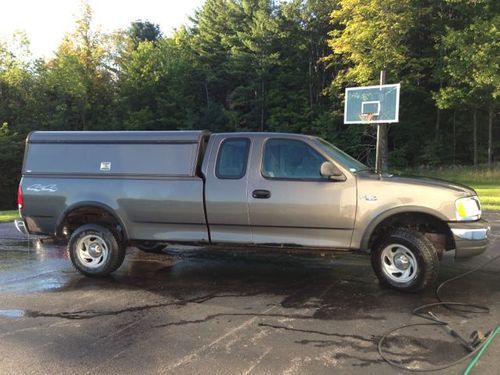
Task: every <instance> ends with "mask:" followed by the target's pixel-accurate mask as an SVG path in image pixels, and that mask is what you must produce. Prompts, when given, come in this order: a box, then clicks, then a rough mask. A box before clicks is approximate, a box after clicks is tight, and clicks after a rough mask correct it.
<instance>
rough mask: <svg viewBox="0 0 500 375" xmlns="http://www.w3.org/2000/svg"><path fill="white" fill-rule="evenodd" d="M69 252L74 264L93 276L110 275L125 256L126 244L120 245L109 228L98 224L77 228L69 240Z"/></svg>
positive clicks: (82, 271)
mask: <svg viewBox="0 0 500 375" xmlns="http://www.w3.org/2000/svg"><path fill="white" fill-rule="evenodd" d="M68 252H69V256H70V258H71V262H72V263H73V266H74V267H75V268H76V269H77V270H78V271H79V272H81V273H82V274H84V275H86V276H93V277H100V276H106V275H109V274H110V273H111V272H113V271H115V270H116V269H117V268H118V267H120V266H121V265H122V263H123V260H124V258H125V246H123V245H120V242H119V241H118V239H117V238H116V236H115V235H114V234H113V232H111V231H110V230H109V229H108V228H106V227H103V226H101V225H96V224H86V225H83V226H81V227H79V228H78V229H76V230H75V231H74V232H73V234H72V235H71V238H70V240H69V243H68Z"/></svg>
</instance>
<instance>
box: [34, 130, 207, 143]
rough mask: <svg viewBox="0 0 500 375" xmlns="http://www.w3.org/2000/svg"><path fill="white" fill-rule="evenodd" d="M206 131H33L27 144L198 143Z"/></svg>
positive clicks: (205, 134)
mask: <svg viewBox="0 0 500 375" xmlns="http://www.w3.org/2000/svg"><path fill="white" fill-rule="evenodd" d="M209 134H210V132H209V131H207V130H189V131H177V130H175V131H34V132H31V133H30V134H29V135H28V138H27V139H26V141H27V142H28V143H128V142H130V143H141V142H144V143H199V142H200V141H201V139H202V138H203V137H205V136H208V135H209Z"/></svg>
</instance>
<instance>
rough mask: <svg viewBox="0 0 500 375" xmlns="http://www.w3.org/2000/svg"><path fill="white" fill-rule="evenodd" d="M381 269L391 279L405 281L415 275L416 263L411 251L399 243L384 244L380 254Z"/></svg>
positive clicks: (398, 281) (410, 279) (399, 281)
mask: <svg viewBox="0 0 500 375" xmlns="http://www.w3.org/2000/svg"><path fill="white" fill-rule="evenodd" d="M381 261H382V271H383V272H384V274H385V275H386V276H387V277H388V278H389V279H390V280H392V281H395V282H397V283H407V282H409V281H412V280H413V279H415V277H416V276H417V272H418V263H417V259H416V258H415V255H414V254H413V252H412V251H411V250H410V249H408V248H407V247H406V246H403V245H401V244H392V245H389V246H386V247H385V248H384V250H382V254H381Z"/></svg>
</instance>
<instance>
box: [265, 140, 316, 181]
mask: <svg viewBox="0 0 500 375" xmlns="http://www.w3.org/2000/svg"><path fill="white" fill-rule="evenodd" d="M324 161H325V158H324V157H323V156H321V155H320V154H319V153H318V152H316V151H315V150H314V149H313V148H312V147H311V146H309V145H308V144H306V143H304V142H302V141H297V140H293V139H270V140H268V141H267V142H266V144H265V147H264V158H263V165H262V175H263V176H264V177H267V178H286V179H298V180H300V179H323V178H324V177H323V176H321V174H320V168H321V164H322V163H323V162H324Z"/></svg>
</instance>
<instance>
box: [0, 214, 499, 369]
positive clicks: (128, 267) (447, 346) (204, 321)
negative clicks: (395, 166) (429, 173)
mask: <svg viewBox="0 0 500 375" xmlns="http://www.w3.org/2000/svg"><path fill="white" fill-rule="evenodd" d="M485 216H486V218H487V219H488V220H490V221H491V222H492V225H493V234H492V241H493V243H492V245H491V246H490V248H489V250H488V251H487V252H486V253H484V254H483V255H481V256H479V257H476V258H473V259H470V260H467V261H461V262H454V261H453V259H452V258H451V257H446V259H444V260H443V262H442V264H441V272H440V277H439V281H443V280H446V279H448V278H450V277H453V276H456V275H458V274H460V273H461V272H464V271H466V270H469V269H472V268H473V267H474V266H476V265H478V264H480V263H482V262H485V261H488V259H492V258H493V257H494V256H496V255H498V254H500V241H499V240H497V238H498V237H500V213H487V214H486V215H485ZM442 295H443V297H444V298H445V299H449V300H454V301H460V302H471V303H476V304H484V305H487V306H489V308H490V312H489V313H487V314H470V313H459V314H457V313H456V312H451V311H449V310H446V309H442V308H441V309H435V310H433V311H434V313H435V314H436V315H437V316H439V317H440V318H443V319H446V320H447V321H450V322H451V326H452V327H453V328H454V329H456V330H457V331H458V332H459V333H460V334H462V335H463V336H469V334H470V333H471V332H472V331H474V330H481V331H483V332H486V331H488V330H490V329H492V328H494V327H496V326H497V325H499V324H500V261H498V262H494V263H490V264H488V265H487V266H486V267H485V268H484V269H481V270H480V271H477V272H476V273H474V274H472V275H470V276H468V277H467V278H465V279H463V280H459V281H457V282H455V283H453V284H451V285H448V286H446V287H445V288H444V289H443V291H442ZM435 301H436V299H435V296H434V292H433V290H432V289H429V290H427V291H425V292H423V293H419V294H404V293H399V292H396V291H393V290H390V289H386V288H383V287H381V286H380V285H379V284H378V283H377V281H376V278H375V276H374V274H373V272H372V270H371V266H370V262H369V258H368V257H366V256H362V255H342V256H337V257H335V258H332V257H321V256H316V255H288V254H282V253H272V252H270V251H267V252H253V251H249V252H236V251H235V252H233V251H224V252H223V251H215V250H206V249H186V248H179V247H175V246H173V247H169V248H168V249H167V250H166V253H165V254H158V255H157V254H154V255H153V254H145V253H142V252H140V251H139V250H137V249H135V248H129V249H128V253H127V257H126V260H125V263H124V264H123V266H122V267H121V268H120V269H119V270H118V271H117V272H115V273H114V274H113V275H112V276H111V277H109V278H106V279H91V278H86V277H84V276H81V275H80V274H79V273H77V272H76V271H74V270H73V268H72V266H71V264H70V261H69V259H68V256H67V254H66V250H65V247H64V246H63V245H56V244H53V243H51V242H50V241H46V242H43V243H41V242H40V241H37V240H34V239H26V238H23V237H22V236H20V235H18V234H17V233H16V232H15V228H14V226H13V224H12V223H8V224H0V353H1V354H0V374H17V373H23V374H39V373H42V374H60V373H64V374H73V373H74V374H84V373H89V374H115V373H122V374H137V373H143V374H150V373H152V374H156V373H175V374H343V373H349V374H357V373H360V374H361V373H363V374H367V373H369V374H396V373H401V371H400V370H398V369H395V368H393V367H391V366H390V365H388V364H387V363H385V362H384V360H383V359H382V358H381V357H380V356H379V354H378V352H377V343H378V341H379V339H380V337H381V336H382V335H383V334H385V333H386V332H388V331H389V330H391V329H393V328H396V327H398V326H400V325H403V324H409V323H410V324H411V323H419V322H422V320H421V319H420V318H418V317H415V316H413V315H412V314H411V312H412V310H413V309H414V308H415V307H416V306H419V305H422V304H426V303H432V302H435ZM388 344H389V346H388V347H387V348H386V350H387V352H388V354H389V356H390V357H391V358H392V359H393V360H395V361H399V362H401V363H404V364H405V365H408V366H411V367H413V368H415V369H425V368H428V367H430V366H436V365H442V364H445V363H447V362H452V361H454V360H456V359H457V358H459V357H461V356H462V355H464V354H465V353H466V351H465V349H464V348H463V347H462V346H461V345H460V344H459V343H458V342H457V340H456V339H454V338H452V337H451V336H450V335H449V334H448V333H447V332H446V331H445V330H444V329H443V328H442V327H428V326H421V327H412V328H408V329H405V330H402V331H400V332H398V333H397V335H394V336H391V337H390V338H389V340H388ZM497 347H498V346H497ZM486 358H487V359H488V361H490V362H491V361H494V362H495V363H488V366H487V368H490V369H491V368H499V367H500V356H497V355H489V356H487V357H486ZM466 364H467V362H464V363H462V364H460V365H457V366H455V367H452V368H450V369H447V370H444V371H441V372H440V373H444V374H457V373H461V372H462V371H463V369H464V368H465V367H466ZM485 368H486V366H485ZM480 370H481V367H479V372H477V373H481V372H480Z"/></svg>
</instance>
